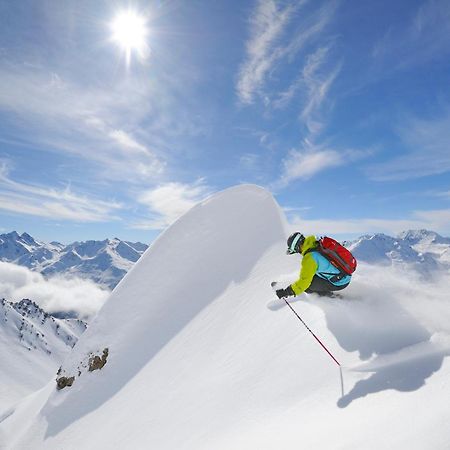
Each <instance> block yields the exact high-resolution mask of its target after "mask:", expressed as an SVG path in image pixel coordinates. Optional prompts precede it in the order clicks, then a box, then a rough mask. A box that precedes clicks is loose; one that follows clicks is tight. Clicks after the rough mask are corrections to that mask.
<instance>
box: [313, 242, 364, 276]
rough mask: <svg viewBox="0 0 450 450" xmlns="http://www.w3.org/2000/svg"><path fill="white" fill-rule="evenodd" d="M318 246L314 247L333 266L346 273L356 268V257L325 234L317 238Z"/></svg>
mask: <svg viewBox="0 0 450 450" xmlns="http://www.w3.org/2000/svg"><path fill="white" fill-rule="evenodd" d="M318 242H319V247H318V248H317V249H314V250H316V251H318V252H319V253H321V254H322V255H323V256H325V258H327V259H328V260H329V261H330V262H331V264H333V266H335V267H337V268H338V269H339V270H341V271H342V272H344V273H346V274H347V275H351V274H352V273H353V272H354V271H355V270H356V259H355V257H354V256H353V255H352V254H351V253H350V251H349V250H347V249H346V248H345V247H344V246H343V245H341V244H339V242H337V241H335V240H334V239H332V238H330V237H328V236H325V237H323V238H320V239H319V240H318Z"/></svg>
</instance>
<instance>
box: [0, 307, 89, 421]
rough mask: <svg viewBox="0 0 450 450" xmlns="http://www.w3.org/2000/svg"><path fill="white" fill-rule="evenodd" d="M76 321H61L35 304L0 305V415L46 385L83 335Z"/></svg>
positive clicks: (79, 323) (80, 323) (80, 325)
mask: <svg viewBox="0 0 450 450" xmlns="http://www.w3.org/2000/svg"><path fill="white" fill-rule="evenodd" d="M85 328H86V325H85V324H84V322H81V321H79V320H60V319H55V318H54V317H52V316H50V315H48V314H46V313H45V312H44V311H43V310H42V309H40V308H39V307H38V306H37V305H36V304H35V303H33V302H31V301H29V300H22V301H21V302H18V303H10V302H7V301H5V300H1V302H0V359H1V362H2V364H1V371H0V414H1V412H2V411H4V410H6V409H7V408H8V407H10V406H11V405H13V404H14V403H16V402H17V401H19V400H20V399H21V398H23V397H25V396H26V395H29V394H30V393H32V392H34V391H36V390H37V389H40V388H41V387H42V386H44V385H45V384H47V382H48V380H49V379H50V378H53V377H54V374H55V372H56V370H57V368H58V366H59V365H60V364H61V362H62V361H63V358H64V356H65V355H66V354H67V353H68V351H69V349H71V348H72V347H73V345H74V344H75V343H76V341H77V340H78V337H79V336H80V335H81V334H82V333H83V332H84V330H85Z"/></svg>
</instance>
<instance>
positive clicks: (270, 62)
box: [236, 0, 337, 107]
mask: <svg viewBox="0 0 450 450" xmlns="http://www.w3.org/2000/svg"><path fill="white" fill-rule="evenodd" d="M308 3H309V1H308V0H303V1H297V2H294V1H292V2H289V3H287V4H286V3H281V2H279V1H275V0H269V1H264V0H260V1H259V2H258V4H257V7H256V9H255V11H254V13H253V15H252V16H251V19H250V39H249V41H248V42H247V46H246V48H247V55H246V59H245V61H244V62H243V63H242V65H241V67H240V71H239V76H238V80H237V85H236V90H237V94H238V97H239V99H240V101H241V102H242V103H243V104H247V105H248V104H251V103H253V102H254V100H255V97H260V98H262V99H263V100H264V102H265V103H266V104H270V103H271V102H272V101H274V102H275V107H277V106H279V104H280V102H281V103H287V102H288V101H290V99H291V98H292V97H293V96H294V94H295V93H296V92H297V91H298V89H299V85H300V82H299V80H294V81H293V82H291V84H290V85H289V87H288V88H285V89H284V90H283V89H282V88H281V92H280V87H279V86H276V87H273V88H272V89H270V92H267V90H266V84H267V83H268V78H269V76H270V75H271V74H272V73H273V71H274V70H276V69H277V67H278V66H279V65H280V64H281V63H283V62H285V63H292V61H293V60H294V58H295V56H296V55H297V54H298V53H299V52H300V51H301V50H303V49H304V48H305V47H306V45H307V44H308V43H310V42H313V41H314V39H316V38H319V37H320V36H321V34H322V33H323V31H324V29H325V27H326V26H327V25H328V24H329V23H330V22H331V20H332V18H333V17H334V14H335V11H336V8H337V2H326V3H325V4H324V5H323V6H321V7H320V8H319V9H316V10H313V11H312V12H309V13H308V14H305V15H304V17H302V18H301V20H297V21H296V23H295V26H293V25H292V22H293V19H299V11H300V10H301V9H302V8H303V7H304V6H305V5H306V4H308ZM277 92H278V93H277ZM272 98H274V100H272Z"/></svg>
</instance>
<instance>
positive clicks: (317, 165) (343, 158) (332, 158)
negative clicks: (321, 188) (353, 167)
mask: <svg viewBox="0 0 450 450" xmlns="http://www.w3.org/2000/svg"><path fill="white" fill-rule="evenodd" d="M370 154H371V151H370V150H367V151H364V150H355V149H344V150H339V151H338V150H335V149H332V148H329V147H328V146H326V145H316V144H313V143H312V142H310V141H308V140H305V141H304V142H303V146H302V148H301V149H299V150H295V149H293V150H290V152H289V153H288V155H287V157H286V158H284V159H283V161H282V174H281V177H280V178H279V180H277V181H276V182H275V183H274V185H273V188H274V189H279V188H284V187H286V186H287V185H289V184H290V183H291V182H293V181H295V180H308V179H310V178H311V177H313V176H315V175H317V174H318V173H320V172H323V171H325V170H327V169H330V168H332V167H338V166H341V165H344V164H348V163H349V162H350V161H351V162H354V161H357V160H359V159H362V158H365V157H367V156H369V155H370Z"/></svg>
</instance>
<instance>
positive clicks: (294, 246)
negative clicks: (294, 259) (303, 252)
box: [286, 234, 305, 255]
mask: <svg viewBox="0 0 450 450" xmlns="http://www.w3.org/2000/svg"><path fill="white" fill-rule="evenodd" d="M304 241H305V237H304V236H303V234H298V235H297V236H295V238H294V240H293V241H292V242H291V245H290V246H289V248H288V249H287V250H286V254H287V255H293V254H294V253H299V251H300V246H301V245H302V244H303V242H304Z"/></svg>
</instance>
